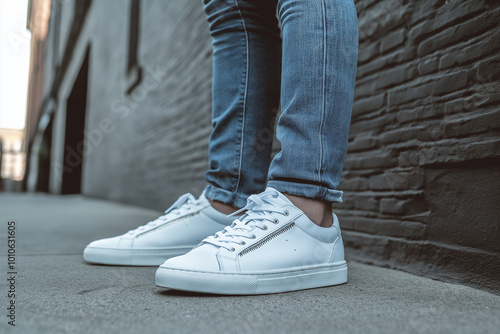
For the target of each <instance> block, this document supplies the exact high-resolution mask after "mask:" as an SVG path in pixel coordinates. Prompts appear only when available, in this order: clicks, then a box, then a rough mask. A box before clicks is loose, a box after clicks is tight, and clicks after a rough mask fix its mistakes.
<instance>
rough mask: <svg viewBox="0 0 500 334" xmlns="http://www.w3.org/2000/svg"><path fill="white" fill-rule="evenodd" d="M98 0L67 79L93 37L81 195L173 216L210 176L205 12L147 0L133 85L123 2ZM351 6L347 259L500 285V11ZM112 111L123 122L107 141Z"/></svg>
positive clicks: (437, 0) (389, 1)
mask: <svg viewBox="0 0 500 334" xmlns="http://www.w3.org/2000/svg"><path fill="white" fill-rule="evenodd" d="M91 3H92V4H91V6H90V9H89V11H88V13H87V14H86V18H85V23H84V27H83V28H82V29H81V33H80V35H79V36H78V42H75V43H76V45H77V46H75V51H74V53H73V57H72V59H70V60H68V64H69V65H68V70H67V73H66V72H65V73H59V75H60V77H69V76H76V74H75V73H72V72H75V69H78V66H79V65H75V66H72V62H75V61H76V60H75V59H79V58H78V57H77V56H76V55H79V54H81V53H84V52H86V50H87V47H86V45H87V44H86V43H88V45H89V46H90V56H89V57H90V59H89V88H88V91H89V92H88V94H89V95H88V100H87V117H86V125H85V128H86V136H87V138H86V140H87V143H90V144H88V145H87V144H86V145H87V147H86V148H87V150H89V151H88V152H87V153H88V154H87V155H86V156H85V157H84V162H83V163H84V168H83V179H82V182H83V184H82V191H83V193H84V194H85V195H88V196H95V197H99V198H107V199H112V200H117V201H122V202H126V203H133V204H139V205H144V206H149V207H155V208H158V209H165V208H166V207H167V206H168V205H169V204H170V203H172V202H173V201H174V200H175V198H176V197H177V196H179V195H180V194H183V193H184V192H188V191H189V192H193V193H199V192H200V191H201V190H202V189H203V186H204V185H205V181H204V173H205V171H206V169H207V166H208V157H207V148H208V136H209V134H210V131H211V126H210V114H211V106H210V101H211V97H210V95H211V82H210V79H211V45H210V43H211V40H210V37H209V35H208V25H207V23H206V20H205V15H204V13H203V10H202V5H201V3H200V1H199V0H178V1H158V0H141V1H140V29H139V32H140V34H139V50H138V60H139V66H140V67H141V68H142V69H143V78H142V81H141V82H140V83H139V85H138V86H137V87H135V89H134V90H133V91H132V92H131V93H130V94H126V91H127V89H128V81H127V73H126V70H127V59H126V55H127V51H128V31H129V19H130V12H129V6H128V5H126V4H127V3H128V2H126V1H124V2H117V1H92V2H91ZM63 5H64V6H66V5H68V6H69V5H72V2H69V1H66V2H63ZM356 5H357V8H358V15H359V30H360V53H359V68H358V80H357V86H356V93H355V103H354V109H353V117H352V126H351V130H350V137H349V138H350V139H349V140H350V142H349V150H348V156H347V159H346V162H345V170H344V177H343V181H342V183H341V186H340V189H342V190H344V192H345V196H344V199H345V201H344V203H342V204H338V205H335V210H336V212H337V213H338V214H339V216H340V217H341V225H342V228H343V230H344V238H345V242H346V246H347V250H346V255H347V258H348V259H352V260H358V261H362V262H369V263H375V264H377V265H383V266H390V267H395V268H399V269H404V270H407V271H410V272H414V273H418V274H423V275H427V276H430V277H434V278H442V279H447V280H455V281H460V282H465V283H469V284H473V285H478V286H482V287H487V288H497V289H498V288H500V286H499V282H498V274H499V272H500V269H499V266H500V264H499V263H500V261H499V258H500V243H499V242H498V240H500V228H499V225H498V218H497V211H498V203H500V194H499V190H498V188H499V180H500V179H499V176H500V175H499V174H500V171H499V168H498V163H499V161H500V159H499V152H500V150H499V146H500V140H499V138H498V128H499V124H500V122H499V115H500V114H499V112H498V106H499V104H500V102H499V101H500V95H499V94H498V91H499V87H498V77H499V72H500V57H499V52H498V51H499V46H500V43H499V36H500V31H499V28H498V27H497V25H498V17H500V15H499V14H500V4H499V3H498V2H496V1H485V0H460V1H458V0H448V1H445V0H421V1H408V0H404V1H403V0H402V1H396V0H359V1H356ZM67 12H71V11H65V10H61V11H60V13H61V15H64V13H67ZM110 17H113V20H110ZM62 22H63V23H64V24H70V23H71V22H77V21H75V20H64V19H63V20H62ZM68 22H70V23H68ZM73 24H74V23H73ZM62 29H70V27H68V26H64V25H63V26H62ZM50 36H54V34H50V31H49V40H48V44H49V45H50V44H51V43H52V42H53V41H51V40H50V38H51V37H50ZM81 41H84V43H80V42H81ZM75 43H74V44H75ZM69 54H70V55H71V54H72V53H69ZM48 55H49V56H50V53H49V54H48ZM63 58H64V57H63ZM80 58H82V57H80ZM61 62H62V63H64V59H63V60H61ZM48 63H51V62H50V61H48ZM52 70H53V69H47V71H48V72H50V71H52ZM59 71H61V69H59ZM53 74H54V73H48V75H47V78H48V79H47V80H48V81H50V80H52V79H50V78H53V77H55V76H54V75H53ZM69 81H70V80H66V81H64V82H69ZM47 86H50V83H49V82H48V83H47ZM70 88H71V87H65V86H64V85H62V86H61V87H59V88H58V90H59V91H60V92H61V91H64V90H66V91H67V90H69V89H70ZM59 95H60V96H56V97H55V98H56V99H59V100H60V99H62V97H61V96H64V94H62V93H61V94H59ZM64 103H65V101H60V105H63V104H64ZM103 120H104V121H105V122H107V124H111V127H110V128H111V129H112V130H109V131H105V132H102V131H101V133H100V136H98V135H97V134H96V133H97V132H98V131H99V129H100V127H101V124H102V123H101V122H103ZM56 124H57V123H56ZM96 131H97V132H96ZM92 139H93V140H94V142H95V143H94V142H92V141H91V140H92ZM55 140H59V139H57V138H56V139H55ZM52 153H53V155H54V154H55V153H56V152H52ZM103 223H104V222H103ZM139 223H143V222H138V224H139Z"/></svg>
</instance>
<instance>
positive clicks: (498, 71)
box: [476, 57, 500, 92]
mask: <svg viewBox="0 0 500 334" xmlns="http://www.w3.org/2000/svg"><path fill="white" fill-rule="evenodd" d="M476 79H477V81H479V82H480V83H487V82H498V81H499V80H500V58H499V57H496V58H493V59H488V60H485V61H481V62H479V63H478V65H477V70H476ZM497 92H498V91H497Z"/></svg>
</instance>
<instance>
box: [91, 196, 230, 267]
mask: <svg viewBox="0 0 500 334" xmlns="http://www.w3.org/2000/svg"><path fill="white" fill-rule="evenodd" d="M233 220H234V218H231V217H227V216H226V215H225V214H223V213H221V212H219V211H217V210H215V209H214V208H212V206H211V205H210V203H209V202H208V200H207V199H206V197H205V195H204V194H201V196H200V198H198V199H196V198H195V197H193V195H191V194H185V195H182V196H181V197H179V199H178V200H177V201H176V202H175V203H174V204H173V205H172V206H171V207H170V208H169V209H168V210H167V211H165V214H164V215H163V216H161V217H159V218H157V219H156V220H154V221H151V222H149V223H147V224H146V225H143V226H140V227H138V228H136V229H135V230H132V231H129V232H128V233H125V234H123V235H121V236H118V237H114V238H108V239H101V240H97V241H94V242H92V243H90V244H89V245H88V246H87V247H86V248H85V250H84V252H83V258H84V259H85V260H86V261H88V262H92V263H101V264H114V265H130V266H158V265H160V264H162V263H163V262H165V260H166V259H169V258H171V257H174V256H179V255H182V254H185V253H187V252H189V251H190V250H191V249H192V248H193V247H195V246H196V245H198V244H199V243H200V242H201V241H202V240H203V238H205V237H206V236H207V235H211V234H214V233H215V232H217V231H219V230H221V229H223V228H224V227H226V226H227V225H229V224H231V222H232V221H233Z"/></svg>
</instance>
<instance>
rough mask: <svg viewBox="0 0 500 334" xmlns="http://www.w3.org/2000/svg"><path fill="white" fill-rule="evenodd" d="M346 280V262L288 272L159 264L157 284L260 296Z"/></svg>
mask: <svg viewBox="0 0 500 334" xmlns="http://www.w3.org/2000/svg"><path fill="white" fill-rule="evenodd" d="M346 282H347V264H346V262H345V261H343V262H339V263H333V264H328V265H320V266H310V267H307V268H301V269H294V270H288V271H272V272H271V271H268V272H261V273H258V272H252V273H245V274H242V273H218V272H200V271H188V270H181V269H174V268H168V267H163V266H162V267H160V268H158V270H157V271H156V285H157V286H159V287H163V288H169V289H173V290H181V291H191V292H202V293H213V294H222V295H258V294H268V293H279V292H286V291H296V290H303V289H311V288H319V287H325V286H332V285H338V284H343V283H346Z"/></svg>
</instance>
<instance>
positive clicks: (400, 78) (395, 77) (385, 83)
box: [375, 64, 418, 90]
mask: <svg viewBox="0 0 500 334" xmlns="http://www.w3.org/2000/svg"><path fill="white" fill-rule="evenodd" d="M381 74H382V75H383V80H377V81H376V84H375V89H376V90H380V89H381V88H387V87H391V86H394V85H398V84H401V83H404V82H407V81H409V80H411V79H413V78H415V77H416V76H417V74H418V71H417V68H416V67H415V66H413V65H406V64H405V65H402V66H398V67H395V68H392V69H389V70H383V71H381Z"/></svg>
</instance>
